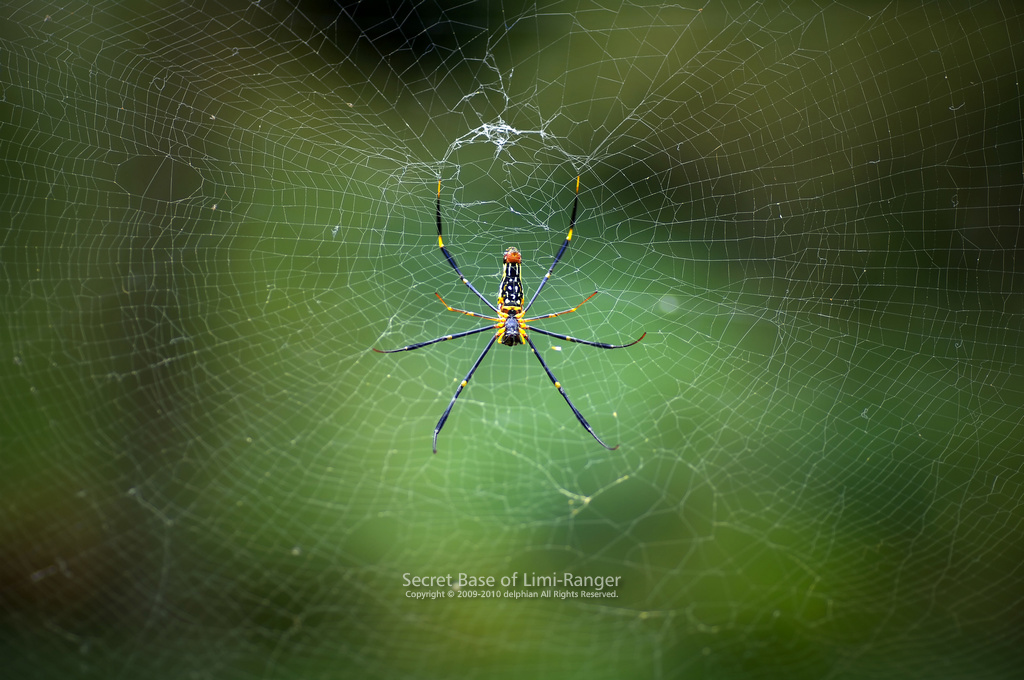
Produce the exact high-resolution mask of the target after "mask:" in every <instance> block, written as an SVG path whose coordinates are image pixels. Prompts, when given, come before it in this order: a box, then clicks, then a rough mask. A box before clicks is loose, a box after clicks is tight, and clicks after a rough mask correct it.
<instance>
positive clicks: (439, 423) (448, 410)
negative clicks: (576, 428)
mask: <svg viewBox="0 0 1024 680" xmlns="http://www.w3.org/2000/svg"><path fill="white" fill-rule="evenodd" d="M480 330H481V331H484V330H487V329H485V328H482V329H480ZM497 339H498V336H497V335H496V334H495V335H494V336H492V337H491V341H490V342H489V343H487V347H484V351H483V352H481V353H480V356H479V357H478V358H477V360H476V363H475V364H473V368H471V369H469V373H467V374H466V377H465V378H463V379H462V382H461V383H459V389H457V390H455V396H454V397H452V400H451V402H450V403H449V404H448V408H446V409H445V410H444V415H443V416H441V420H439V421H437V427H435V428H434V453H435V454H436V453H437V435H438V433H439V432H440V431H441V428H442V427H444V423H445V421H446V420H448V414H449V413H451V412H452V406H455V400H456V399H458V398H459V395H460V394H462V388H463V387H465V386H466V385H467V384H468V383H469V379H470V378H472V377H473V374H474V373H476V369H477V368H478V367H479V366H480V362H481V361H483V360H484V357H485V356H487V353H488V352H490V351H491V347H494V341H495V340H497ZM595 436H596V435H595ZM598 441H601V440H600V439H599V440H598Z"/></svg>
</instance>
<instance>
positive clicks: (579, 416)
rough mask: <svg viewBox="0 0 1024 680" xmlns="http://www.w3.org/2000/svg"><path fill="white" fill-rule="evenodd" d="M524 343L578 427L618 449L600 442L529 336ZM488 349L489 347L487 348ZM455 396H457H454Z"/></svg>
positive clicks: (607, 447)
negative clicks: (566, 406) (566, 405)
mask: <svg viewBox="0 0 1024 680" xmlns="http://www.w3.org/2000/svg"><path fill="white" fill-rule="evenodd" d="M532 330H537V329H536V328H534V329H532ZM492 342H493V341H492ZM526 342H528V343H530V349H532V350H533V356H535V357H537V361H539V362H540V365H541V366H543V367H544V371H545V372H547V374H548V377H549V378H551V384H552V385H554V386H555V387H557V388H558V393H559V394H561V395H562V398H563V399H565V403H566V404H568V405H569V408H571V409H572V412H573V413H575V414H576V420H578V421H580V425H582V426H583V427H584V429H586V431H587V432H589V433H590V436H591V437H593V438H594V439H596V440H597V443H598V444H600V445H601V446H603V447H604V448H606V449H608V450H609V451H614V450H615V449H617V448H619V447H618V445H616V446H608V445H607V444H605V443H604V442H603V441H601V438H600V437H598V436H597V435H596V434H595V433H594V428H592V427H590V423H588V422H587V419H586V418H584V417H583V414H582V413H580V412H579V409H577V408H576V407H575V406H573V404H572V402H571V401H569V395H567V394H566V393H565V390H564V389H562V383H560V382H558V380H557V379H556V378H555V374H554V373H552V372H551V369H550V368H548V365H547V364H546V363H544V359H543V358H542V357H541V356H540V352H538V351H537V346H536V345H534V344H533V340H531V339H530V336H528V335H527V336H526ZM488 348H489V346H488ZM474 368H476V367H475V366H474ZM463 384H465V383H463ZM455 396H458V395H457V394H456V395H455ZM452 401H455V400H454V399H453V400H452ZM449 408H451V407H449ZM445 415H448V414H447V413H446V414H445Z"/></svg>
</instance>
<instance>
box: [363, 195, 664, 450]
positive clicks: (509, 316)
mask: <svg viewBox="0 0 1024 680" xmlns="http://www.w3.org/2000/svg"><path fill="white" fill-rule="evenodd" d="M579 204H580V178H579V177H577V178H576V197H575V198H574V199H573V202H572V216H571V217H570V218H569V234H568V235H567V236H566V237H565V241H564V242H563V243H562V247H561V248H560V249H559V250H558V254H557V255H555V261H554V262H552V263H551V266H550V267H548V273H547V274H545V275H544V278H543V279H542V280H541V282H540V285H539V286H537V292H535V293H534V294H533V297H532V298H530V302H529V304H527V305H526V306H525V307H524V306H523V299H524V297H525V295H524V292H523V282H522V279H521V277H520V268H521V266H522V262H523V256H522V254H521V253H520V252H519V249H518V248H508V249H506V250H505V255H504V257H503V258H502V259H503V265H502V274H501V286H500V287H499V289H498V305H497V306H494V305H493V304H491V302H490V300H488V299H487V298H485V297H484V296H483V295H481V294H480V291H478V290H477V289H476V288H474V287H473V284H472V283H470V282H469V279H467V278H466V277H465V276H463V275H462V272H461V271H460V270H459V265H457V264H455V258H453V257H452V254H451V253H449V252H448V249H447V248H445V246H444V241H442V240H441V180H438V181H437V245H438V246H439V247H440V248H441V252H442V253H444V256H445V258H447V260H448V264H450V265H451V266H452V269H454V270H455V273H456V274H458V275H459V279H461V280H462V282H463V283H464V284H466V286H468V287H469V289H470V290H471V291H473V293H474V294H475V295H476V296H477V297H478V298H480V299H481V300H482V301H483V302H484V304H485V305H487V306H488V307H490V308H491V309H492V310H493V311H494V313H495V314H497V316H487V315H486V314H477V313H476V312H467V311H466V310H464V309H456V308H454V307H450V306H449V305H448V303H447V302H445V301H444V299H443V298H442V297H441V296H440V295H439V294H437V293H434V295H437V299H438V300H441V304H443V305H444V306H445V309H447V310H448V311H449V312H459V313H460V314H465V315H467V316H474V317H477V318H478V319H487V320H488V321H494V322H495V323H493V324H491V325H488V326H484V327H483V328H476V329H474V330H471V331H463V332H462V333H455V334H453V335H445V336H443V337H440V338H435V339H434V340H427V341H426V342H417V343H415V344H412V345H407V346H405V347H399V348H398V349H377V348H376V347H374V348H373V351H374V352H379V353H381V354H393V353H395V352H408V351H409V350H413V349H419V348H420V347H426V346H427V345H433V344H435V343H438V342H444V341H445V340H454V339H455V338H464V337H466V336H469V335H476V334H477V333H485V332H487V331H490V330H495V329H496V331H497V332H496V333H495V334H494V335H493V336H491V341H490V342H488V343H487V346H486V347H484V351H483V352H481V353H480V356H479V357H477V360H476V363H475V364H473V368H471V369H469V373H467V374H466V377H465V378H463V379H462V382H461V383H460V384H459V388H458V389H457V390H455V396H454V397H452V400H451V402H449V404H448V408H446V409H445V411H444V415H442V416H441V419H440V420H439V421H437V426H436V427H435V428H434V453H435V454H436V453H437V435H438V434H439V433H440V432H441V428H442V427H444V424H445V421H447V420H448V415H449V414H450V413H451V412H452V407H453V406H455V400H456V399H458V398H459V395H460V394H462V390H463V388H465V387H466V385H467V384H469V380H470V378H472V377H473V374H474V373H476V369H477V368H479V367H480V362H482V361H483V360H484V357H485V356H487V353H488V352H489V351H491V347H493V346H494V343H495V341H497V340H501V344H503V345H506V346H508V347H515V346H516V345H522V344H524V343H525V344H528V345H529V346H530V349H531V350H532V351H533V355H534V356H536V357H537V361H539V362H540V365H541V366H543V367H544V372H545V373H547V374H548V378H550V379H551V384H552V385H554V386H555V387H556V388H557V389H558V392H559V394H561V395H562V398H563V399H565V403H566V404H568V405H569V408H571V409H572V412H573V413H574V414H575V415H576V419H577V420H578V421H580V425H582V426H583V427H584V428H585V429H586V431H587V432H589V433H590V435H591V436H592V437H593V438H594V439H596V440H597V443H598V444H600V445H601V446H603V447H604V448H606V449H608V450H609V451H614V450H615V449H617V448H619V447H618V446H617V445H616V446H608V445H607V444H605V443H604V442H603V441H601V438H600V437H598V436H597V434H596V433H595V432H594V429H593V428H592V427H591V426H590V423H588V422H587V419H586V418H584V417H583V414H582V413H580V412H579V409H577V408H576V407H575V406H574V405H573V403H572V402H571V401H569V395H567V394H566V393H565V389H563V388H562V383H560V382H558V379H556V378H555V374H554V373H552V372H551V369H550V368H548V365H547V363H545V362H544V359H543V358H541V356H540V352H538V351H537V346H536V345H534V344H533V340H531V339H530V336H529V334H528V333H527V332H526V331H527V330H530V331H532V332H534V333H540V334H541V335H547V336H550V337H552V338H558V339H559V340H565V341H566V342H578V343H580V344H581V345H590V346H591V347H600V348H602V349H622V348H624V347H630V346H632V345H635V344H636V343H638V342H640V341H641V340H643V339H644V338H645V337H646V336H647V333H646V332H645V333H644V334H643V335H641V336H640V337H639V338H637V339H636V340H634V341H633V342H631V343H629V344H626V345H609V344H608V343H605V342H591V341H589V340H580V339H579V338H574V337H572V336H569V335H562V334H561V333H552V332H551V331H545V330H542V329H540V328H537V327H536V326H531V325H530V324H531V323H532V322H534V321H539V320H541V319H551V318H553V317H556V316H561V315H562V314H568V313H570V312H575V311H576V310H577V309H579V307H580V306H581V305H582V304H583V302H586V301H587V300H589V299H590V298H592V297H594V296H595V295H597V293H598V291H596V290H595V291H594V292H593V293H591V294H590V295H589V296H587V298H586V299H585V300H583V302H581V303H580V304H578V305H576V306H575V307H573V308H571V309H566V310H565V311H561V312H555V313H553V314H543V315H541V316H531V317H527V316H526V312H527V311H528V310H529V309H530V307H532V306H533V303H534V301H536V299H537V296H538V295H540V292H541V290H543V289H544V284H546V283H547V282H548V279H550V278H551V272H552V271H554V269H555V265H556V264H558V261H559V260H561V259H562V254H563V253H565V249H566V248H567V247H569V241H571V240H572V230H573V228H575V226H576V211H577V209H578V208H579Z"/></svg>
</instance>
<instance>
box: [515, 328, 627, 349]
mask: <svg viewBox="0 0 1024 680" xmlns="http://www.w3.org/2000/svg"><path fill="white" fill-rule="evenodd" d="M530 332H531V333H540V334H541V335H548V336H550V337H552V338H558V339H559V340H565V341H566V342H578V343H579V344H581V345H590V346H591V347H600V348H602V349H622V348H623V347H632V346H633V345H635V344H636V343H638V342H640V341H641V340H643V339H644V338H645V337H647V333H644V334H643V335H641V336H640V337H639V338H637V339H636V340H634V341H633V342H631V343H629V344H628V345H609V344H608V343H607V342H591V341H589V340H580V339H579V338H574V337H572V336H571V335H562V334H561V333H552V332H551V331H545V330H541V329H540V328H537V327H536V326H530Z"/></svg>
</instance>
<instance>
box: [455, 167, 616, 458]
mask: <svg viewBox="0 0 1024 680" xmlns="http://www.w3.org/2000/svg"><path fill="white" fill-rule="evenodd" d="M439 191H440V189H439ZM438 200H439V201H440V198H438ZM438 205H440V203H439V204H438ZM579 205H580V178H579V177H578V176H577V177H576V198H574V199H573V201H572V217H570V218H569V234H568V236H566V237H565V241H563V242H562V247H561V248H559V249H558V254H557V255H555V261H554V262H552V263H551V266H550V267H548V273H547V274H545V275H544V278H543V279H541V280H540V285H539V286H537V292H535V293H534V294H533V297H532V298H530V304H528V305H526V307H525V308H524V309H523V313H524V314H525V313H526V310H528V309H529V308H530V307H532V306H533V301H534V300H536V299H537V296H538V295H540V292H541V291H542V290H543V289H544V284H545V283H547V282H548V279H550V278H551V272H553V271H554V270H555V265H556V264H558V261H559V260H561V259H562V254H563V253H565V249H566V248H568V247H569V241H571V240H572V230H573V227H575V226H576V209H577V208H579ZM439 228H440V227H439ZM587 299H588V300H589V299H590V298H587ZM584 302H586V300H584ZM580 304H582V303H580ZM598 441H600V440H598Z"/></svg>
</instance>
